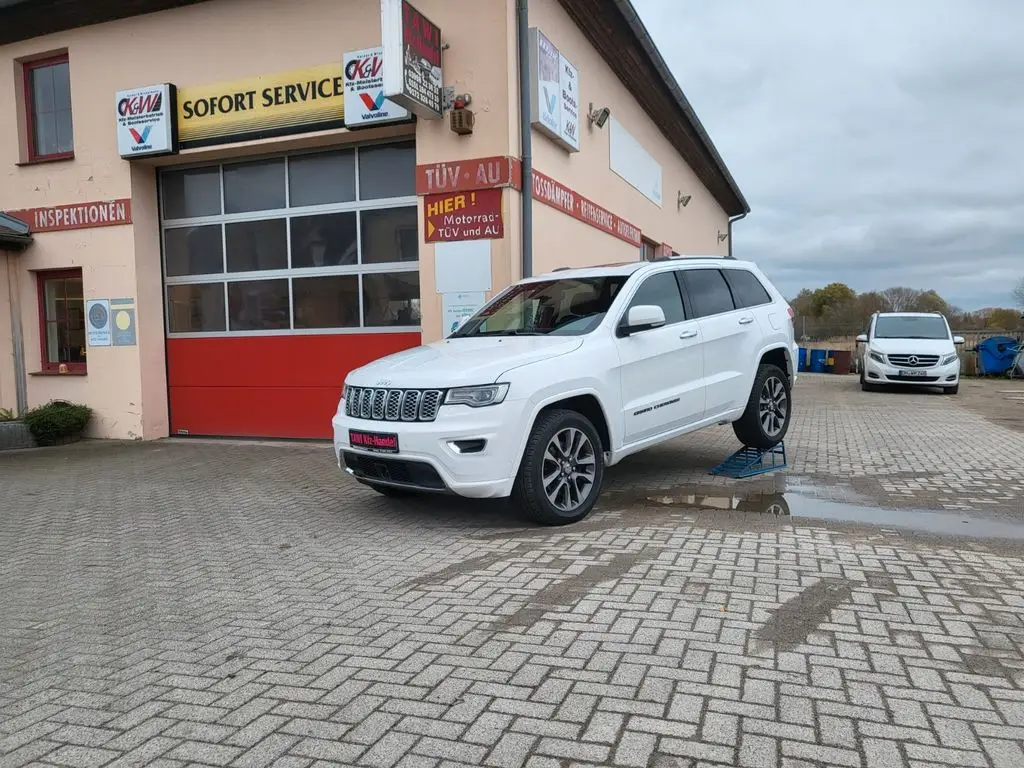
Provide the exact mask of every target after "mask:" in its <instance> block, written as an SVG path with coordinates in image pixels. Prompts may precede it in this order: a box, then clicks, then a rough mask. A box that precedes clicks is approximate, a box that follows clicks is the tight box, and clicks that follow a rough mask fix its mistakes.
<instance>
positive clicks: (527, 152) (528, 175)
mask: <svg viewBox="0 0 1024 768" xmlns="http://www.w3.org/2000/svg"><path fill="white" fill-rule="evenodd" d="M516 14H517V21H518V38H519V39H518V43H519V149H520V166H521V168H522V174H523V178H522V187H523V192H522V198H521V199H522V212H521V215H522V233H521V239H522V249H523V254H522V272H523V274H522V276H523V277H524V278H526V277H533V129H532V128H531V127H530V15H529V0H516ZM730 247H731V243H730Z"/></svg>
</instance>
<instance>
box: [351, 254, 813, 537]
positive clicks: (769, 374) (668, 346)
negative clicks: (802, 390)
mask: <svg viewBox="0 0 1024 768" xmlns="http://www.w3.org/2000/svg"><path fill="white" fill-rule="evenodd" d="M792 316H793V313H792V310H791V309H790V307H789V305H788V304H787V303H786V301H785V300H784V299H783V297H782V296H781V295H780V294H779V292H778V291H777V290H776V289H775V288H774V286H772V285H771V283H769V282H768V280H767V279H766V278H765V276H764V275H763V274H762V273H761V272H760V271H759V270H758V269H757V267H755V266H754V265H753V264H750V263H747V262H741V261H736V260H734V259H731V258H725V259H723V258H721V257H709V258H703V257H702V258H693V257H688V258H668V259H661V260H656V261H654V262H640V263H631V264H624V265H616V266H606V267H596V268H591V269H573V270H556V271H555V272H552V273H550V274H547V275H542V276H540V277H534V278H530V279H527V280H523V281H521V282H519V283H516V284H514V285H512V286H510V287H509V288H508V289H506V290H505V291H503V292H502V293H500V294H499V295H498V296H496V297H495V298H493V299H492V300H491V301H490V302H489V303H488V304H486V305H485V306H484V307H483V308H482V309H480V310H479V311H478V312H477V313H476V314H475V315H473V316H472V317H471V318H469V319H468V320H466V321H465V322H464V323H463V324H462V325H461V326H459V328H458V329H457V330H456V331H455V332H454V333H452V334H451V336H449V337H448V338H447V339H445V340H444V341H439V342H435V343H433V344H427V345H425V346H421V347H417V348H415V349H410V350H407V351H405V352H399V353H398V354H394V355H389V356H388V357H384V358H381V359H380V360H376V361H375V362H373V363H370V364H369V365H366V366H364V367H362V368H359V369H357V370H354V371H352V372H351V373H350V374H349V375H348V377H347V378H346V380H345V386H344V390H343V392H342V397H341V401H340V402H339V403H338V411H337V413H336V414H335V416H334V419H333V425H334V450H335V453H336V455H337V459H338V465H339V466H341V465H342V463H344V466H345V468H346V470H347V471H348V472H349V473H350V474H351V475H353V476H354V477H355V478H356V479H357V480H359V481H360V482H362V483H365V484H366V485H369V486H371V487H373V488H375V489H377V490H378V491H380V492H382V493H385V494H400V493H406V492H437V493H445V492H448V493H455V494H458V495H460V496H466V497H471V498H504V497H508V496H511V497H513V499H514V500H515V502H516V503H517V504H518V505H519V506H520V507H522V508H523V509H524V510H525V511H526V512H528V513H529V514H530V515H531V516H532V517H534V518H535V519H537V520H538V521H540V522H543V523H548V524H553V525H559V524H564V523H571V522H574V521H577V520H580V519H582V518H584V517H585V516H586V515H587V514H588V513H589V512H590V510H591V509H592V508H593V506H594V503H595V502H596V501H597V497H598V495H599V493H600V489H601V481H602V478H603V475H604V469H605V467H608V466H611V465H612V464H616V463H617V462H619V461H621V460H622V459H623V458H625V457H626V456H629V455H630V454H632V453H636V452H637V451H641V450H643V449H645V448H649V447H650V446H652V445H656V444H658V443H662V442H665V441H666V440H671V439H672V438H675V437H678V436H680V435H684V434H686V433H688V432H694V431H696V430H698V429H701V428H703V427H707V426H710V425H713V424H725V423H729V422H731V423H732V425H733V430H734V431H735V433H736V436H737V437H738V438H739V439H740V441H741V442H743V443H744V444H746V445H749V446H754V447H759V448H770V447H772V446H774V445H776V444H778V443H779V442H781V441H782V439H783V438H784V437H785V435H786V430H787V429H788V428H789V420H790V417H791V415H792V409H793V407H792V396H791V386H792V383H793V381H794V379H795V376H796V373H795V372H796V366H795V365H794V360H796V345H795V343H794V341H793V323H792Z"/></svg>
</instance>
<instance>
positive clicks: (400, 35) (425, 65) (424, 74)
mask: <svg viewBox="0 0 1024 768" xmlns="http://www.w3.org/2000/svg"><path fill="white" fill-rule="evenodd" d="M380 20H381V35H382V38H383V40H384V45H383V48H384V95H385V96H387V97H388V98H390V99H392V100H394V101H395V102H396V103H397V104H400V105H402V106H403V107H406V108H407V109H408V110H409V111H410V112H414V113H415V114H417V115H418V116H420V117H425V118H438V117H441V116H442V115H443V114H444V107H443V104H442V92H443V90H444V89H443V78H442V74H441V28H440V27H439V26H437V25H436V24H434V23H433V22H432V21H430V19H428V18H427V17H426V16H424V15H423V14H422V13H420V12H419V11H418V10H417V9H416V8H415V7H414V6H413V5H412V3H410V2H409V0H380Z"/></svg>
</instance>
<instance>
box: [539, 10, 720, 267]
mask: <svg viewBox="0 0 1024 768" xmlns="http://www.w3.org/2000/svg"><path fill="white" fill-rule="evenodd" d="M530 26H531V27H538V28H539V29H540V30H541V32H543V33H544V34H545V35H546V36H547V37H548V39H549V40H551V42H552V43H553V44H554V45H555V46H556V47H557V48H558V49H559V50H560V51H561V53H562V54H564V55H565V57H566V58H567V59H568V60H569V61H571V62H572V63H573V64H574V65H575V66H576V68H577V69H578V70H579V79H580V102H581V103H580V151H579V152H576V153H573V154H569V153H568V152H566V151H565V150H564V149H562V148H561V147H559V146H558V145H556V144H555V143H554V142H552V141H551V140H549V139H548V138H547V137H546V136H544V135H543V134H541V133H539V132H538V131H534V132H533V164H534V168H536V169H537V170H538V171H541V172H542V173H545V174H547V175H548V176H551V177H553V178H555V179H556V180H558V181H560V182H561V183H562V184H565V185H566V186H569V187H571V188H572V189H573V190H575V191H576V192H579V193H580V194H582V195H585V196H586V197H588V198H590V199H591V200H593V201H594V202H595V203H598V204H599V205H602V206H604V207H605V208H607V209H608V210H610V211H611V212H612V213H614V214H616V215H618V216H621V217H622V218H624V219H626V220H627V221H629V222H630V223H632V224H635V225H636V226H638V227H640V229H641V230H642V231H643V234H644V237H646V238H649V239H651V240H653V241H655V242H656V243H668V244H669V245H671V246H672V247H673V248H674V249H675V250H676V251H678V252H680V253H695V254H696V253H699V254H722V255H724V254H725V253H727V252H728V244H727V243H719V242H718V232H719V230H721V231H722V232H725V231H726V229H727V227H728V216H727V215H726V213H725V211H723V210H722V208H721V206H720V205H719V204H718V203H717V202H716V201H715V199H714V198H713V197H712V196H711V193H710V192H708V191H707V189H706V188H705V187H704V185H703V184H701V182H700V181H699V180H698V179H697V177H696V175H695V174H694V173H693V171H692V170H691V169H690V167H689V166H688V165H687V164H686V162H685V161H684V160H683V158H682V157H681V156H680V155H679V153H678V152H677V151H676V149H675V148H674V147H673V146H672V145H671V144H670V143H669V141H668V139H666V138H665V135H664V134H663V133H662V132H661V131H660V130H659V128H658V127H657V125H655V123H654V121H653V120H651V118H650V117H648V115H647V113H646V112H644V111H643V109H641V107H640V105H639V104H638V103H637V102H636V100H635V99H634V98H633V97H632V96H631V95H630V93H629V90H628V89H627V88H626V86H625V85H623V83H622V81H620V80H619V79H618V78H617V77H616V76H615V74H614V73H613V72H612V70H611V68H610V67H609V66H608V65H607V64H606V63H605V61H604V59H603V58H601V55H600V53H599V52H598V51H597V50H595V49H594V48H593V47H592V46H591V45H590V43H589V42H587V40H586V38H585V37H584V36H583V33H582V32H581V31H580V30H579V28H578V27H577V26H576V25H575V24H574V23H573V21H572V19H570V18H569V16H568V15H567V14H566V12H565V11H564V10H563V9H562V6H561V4H560V3H559V2H558V0H530ZM590 102H593V103H594V106H595V108H600V107H609V108H610V109H611V113H612V115H613V116H614V118H615V119H616V120H618V121H619V122H620V123H622V125H623V126H624V127H625V128H626V130H628V131H629V132H630V134H632V136H633V138H635V139H636V140H637V141H638V142H639V143H640V144H641V145H642V146H643V147H644V149H646V150H647V152H648V153H650V154H651V155H652V156H653V157H654V159H655V160H657V161H658V163H659V164H660V165H661V168H662V180H663V207H661V208H659V207H658V206H657V205H655V204H654V203H652V202H651V201H650V200H648V199H647V198H646V197H644V196H643V195H642V194H641V193H640V192H638V191H637V190H636V189H634V188H633V187H632V186H630V184H629V183H628V182H627V181H625V180H624V179H623V178H622V177H621V176H619V175H618V174H616V173H614V172H613V171H612V170H611V169H610V168H609V136H610V122H609V123H608V124H606V125H605V126H604V128H600V129H599V128H590V127H588V124H587V120H586V117H585V116H586V112H587V108H588V105H589V103H590ZM680 191H682V192H683V194H687V195H692V196H693V199H692V200H691V201H690V202H689V204H688V205H687V206H686V207H685V208H681V209H677V206H676V198H677V196H678V193H679V192H680ZM535 210H536V209H535ZM534 216H535V219H536V220H537V222H536V224H535V234H536V241H535V245H534V249H535V251H536V250H539V249H540V247H541V244H542V243H559V242H566V241H567V238H568V237H569V236H570V235H572V236H573V237H579V238H581V239H582V242H583V243H585V244H587V245H589V244H590V243H591V241H592V238H589V237H586V236H585V235H583V234H582V233H581V232H580V229H581V228H584V227H583V225H581V224H577V223H576V222H573V224H572V225H570V224H568V223H566V222H564V221H562V220H561V219H559V218H558V217H556V216H549V215H545V214H540V215H538V214H537V213H535V214H534ZM601 242H602V243H604V246H605V247H606V248H607V250H608V253H609V255H610V256H611V258H609V259H600V260H599V261H598V263H600V262H602V261H615V260H618V259H617V256H616V254H617V253H621V245H626V244H624V243H622V242H621V241H616V240H615V239H614V238H612V237H609V236H607V235H606V236H604V238H603V240H602V241H601ZM597 247H601V246H597ZM626 247H627V248H628V247H629V246H628V245H626ZM573 249H574V250H575V246H574V247H573ZM573 256H574V257H576V258H578V254H575V253H574V254H573ZM631 256H632V252H631ZM535 259H536V257H535Z"/></svg>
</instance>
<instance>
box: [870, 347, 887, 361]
mask: <svg viewBox="0 0 1024 768" xmlns="http://www.w3.org/2000/svg"><path fill="white" fill-rule="evenodd" d="M868 354H869V355H871V359H872V360H877V361H878V362H879V363H882V364H883V365H884V364H885V355H883V354H882V353H881V352H875V350H873V349H872V350H869V351H868Z"/></svg>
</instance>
